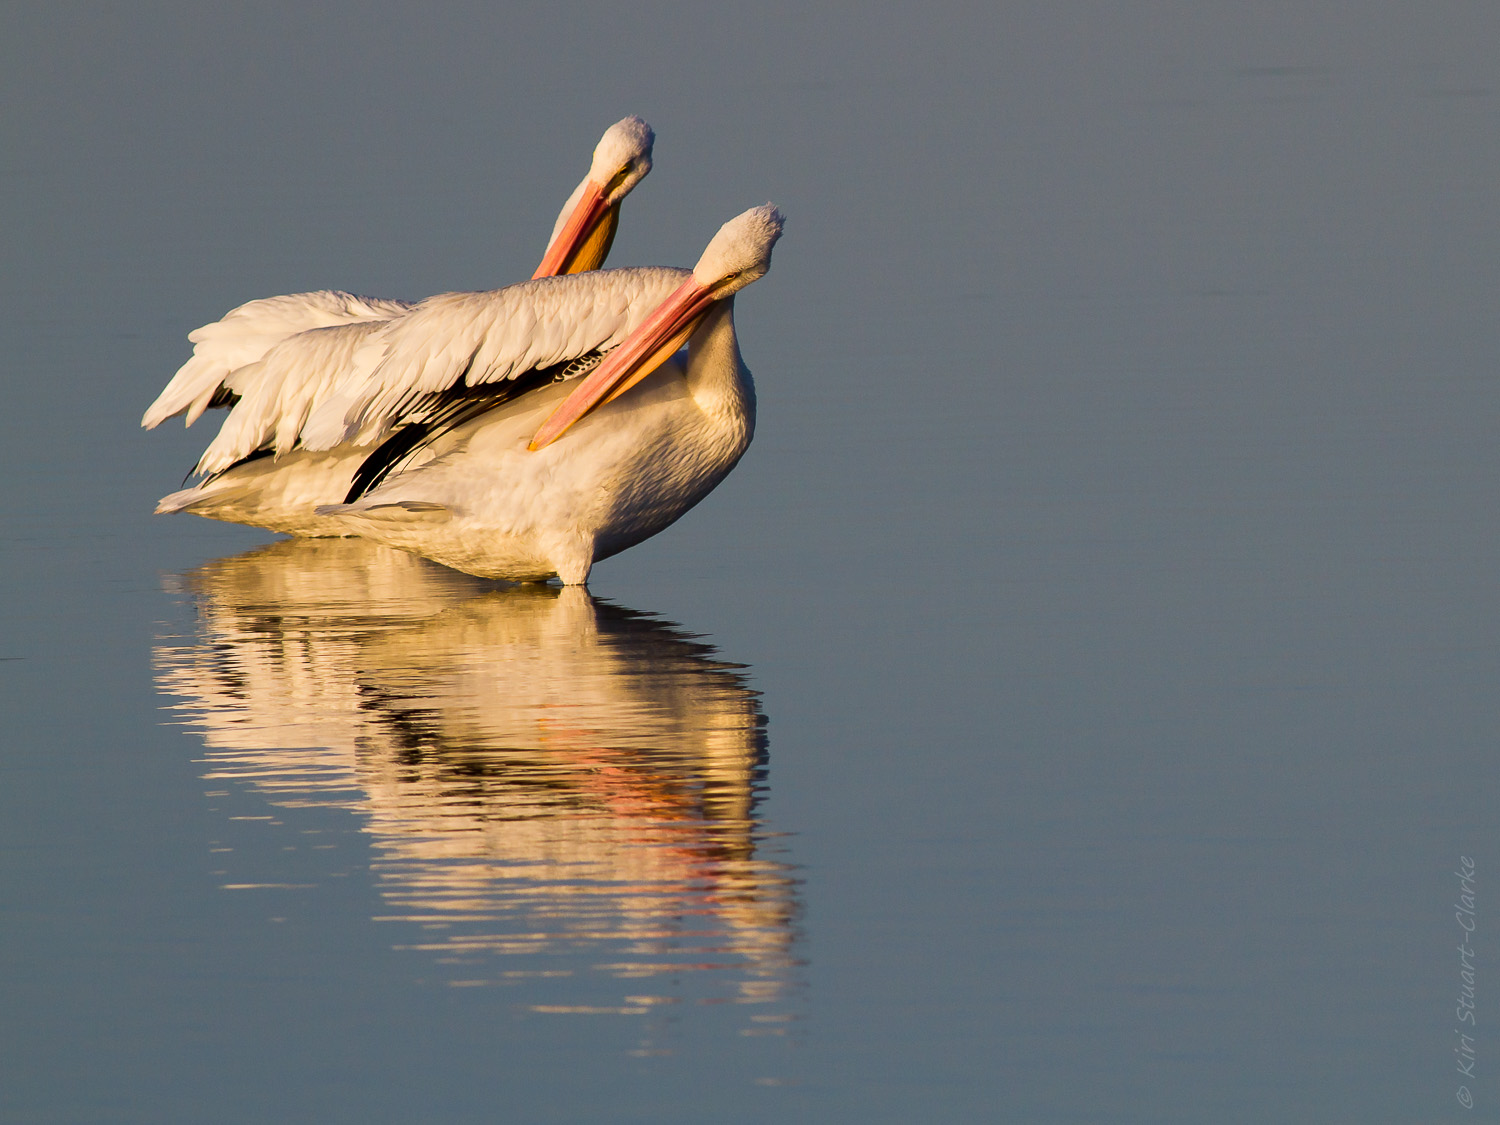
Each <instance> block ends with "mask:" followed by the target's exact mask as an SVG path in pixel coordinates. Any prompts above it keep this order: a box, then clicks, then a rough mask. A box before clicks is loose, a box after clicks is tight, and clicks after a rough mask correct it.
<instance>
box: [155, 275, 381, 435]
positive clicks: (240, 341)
mask: <svg viewBox="0 0 1500 1125" xmlns="http://www.w3.org/2000/svg"><path fill="white" fill-rule="evenodd" d="M410 307H411V306H410V305H409V304H407V303H406V302H405V301H391V300H386V299H383V298H380V297H360V296H356V295H355V294H353V293H344V292H342V291H340V290H337V289H320V290H318V291H317V292H314V293H291V294H288V295H286V296H283V297H265V298H263V299H261V300H258V301H250V302H248V303H246V304H243V305H240V306H239V307H238V308H236V309H231V310H230V311H229V312H227V313H225V314H224V316H223V317H222V318H221V319H219V320H216V321H214V322H213V323H212V324H205V325H204V326H203V327H202V328H198V329H195V330H194V331H192V332H190V333H188V339H189V340H191V341H192V342H193V345H194V347H193V355H192V358H191V359H189V360H188V361H187V362H186V363H184V364H183V365H182V367H181V368H179V369H178V371H177V374H176V375H174V376H172V380H171V382H169V383H168V384H167V385H166V388H165V389H164V390H163V391H162V392H161V394H160V395H159V396H157V399H156V401H155V402H153V403H152V404H151V407H150V409H148V410H147V411H146V413H145V416H144V417H143V418H142V419H141V425H142V426H144V427H145V428H146V429H148V430H149V429H152V428H153V427H155V426H157V425H159V424H161V423H162V422H165V421H166V420H167V419H168V418H171V417H172V416H174V415H176V414H181V413H182V412H183V411H186V412H187V424H188V425H189V426H191V425H192V424H193V423H194V422H196V421H197V420H198V417H199V415H201V414H202V413H203V412H204V411H205V410H206V409H208V407H209V406H210V405H212V404H214V403H216V402H230V401H233V400H234V398H236V397H239V396H243V395H244V394H245V393H246V391H247V390H248V389H251V388H253V387H254V385H255V382H256V379H257V378H258V377H259V375H260V372H256V371H247V370H246V368H248V367H250V366H251V365H253V364H255V363H256V362H257V361H258V360H260V359H262V358H263V357H264V356H265V355H266V353H267V352H268V351H270V349H271V348H273V347H274V346H275V345H277V344H278V343H280V342H281V341H283V340H285V339H286V338H287V337H289V336H294V335H296V334H297V333H299V332H305V331H307V330H308V329H312V328H325V327H328V326H330V325H336V324H353V323H361V322H372V321H381V320H388V319H389V318H391V317H393V316H399V315H401V314H402V313H404V312H405V311H406V310H407V309H409V308H410Z"/></svg>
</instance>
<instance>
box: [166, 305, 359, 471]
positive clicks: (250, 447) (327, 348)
mask: <svg viewBox="0 0 1500 1125" xmlns="http://www.w3.org/2000/svg"><path fill="white" fill-rule="evenodd" d="M382 323H383V322H382V321H362V322H360V321H357V322H355V323H352V324H337V325H332V326H330V327H327V328H312V329H309V330H307V331H306V332H299V333H297V334H296V335H295V336H288V337H287V338H286V339H285V340H282V341H281V342H280V343H278V344H276V345H274V346H273V347H272V348H271V349H270V350H269V351H268V352H266V354H265V356H264V357H263V358H261V359H259V360H256V361H255V362H254V363H251V364H247V365H246V366H244V367H240V368H236V369H235V371H234V372H233V374H232V380H233V383H234V384H235V385H236V386H238V387H242V388H243V393H242V394H241V397H240V400H239V401H238V402H236V403H235V404H234V408H233V409H232V410H230V412H229V416H228V417H227V418H225V419H224V424H223V426H221V427H220V428H219V433H218V435H217V436H216V437H215V438H214V440H213V441H212V442H211V443H210V444H209V446H208V448H207V449H206V450H205V451H204V453H203V456H202V458H200V459H199V461H198V464H197V466H196V467H195V468H194V470H193V471H194V472H195V473H207V474H213V473H219V472H223V471H224V470H225V469H227V468H229V467H230V466H231V465H233V464H235V463H236V462H237V461H241V460H243V459H244V458H246V457H249V456H250V455H251V454H252V453H255V452H256V451H257V450H260V449H266V448H270V449H272V450H273V451H274V452H275V454H276V456H277V457H280V456H282V455H283V454H285V453H287V452H289V451H290V450H291V449H292V448H293V447H294V446H295V445H296V443H297V438H298V435H299V434H300V433H301V431H302V426H303V424H304V423H305V422H306V421H307V418H308V415H309V414H311V413H312V412H313V410H315V409H316V408H317V407H318V406H319V405H320V404H322V403H323V402H325V401H327V400H328V399H329V398H330V397H331V396H332V395H333V394H334V393H335V392H336V391H337V389H338V388H339V386H340V385H341V382H342V381H343V380H344V379H346V378H348V376H349V372H350V370H351V368H352V365H353V359H354V355H355V353H356V352H357V351H358V350H359V348H360V347H361V346H363V345H364V344H365V343H366V342H367V341H368V340H369V338H370V337H371V335H373V334H374V333H375V332H376V331H378V330H379V329H380V326H381V324H382Z"/></svg>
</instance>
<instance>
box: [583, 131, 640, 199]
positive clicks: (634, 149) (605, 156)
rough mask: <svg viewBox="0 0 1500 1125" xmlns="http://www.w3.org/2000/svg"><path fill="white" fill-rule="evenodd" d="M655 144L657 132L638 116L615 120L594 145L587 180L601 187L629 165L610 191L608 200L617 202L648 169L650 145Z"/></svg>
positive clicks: (606, 184) (627, 193)
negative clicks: (626, 171) (627, 170)
mask: <svg viewBox="0 0 1500 1125" xmlns="http://www.w3.org/2000/svg"><path fill="white" fill-rule="evenodd" d="M655 143H656V134H655V133H653V132H652V131H651V126H650V125H647V124H646V123H645V122H644V121H643V120H641V119H640V118H639V117H626V118H624V119H623V120H620V121H616V122H615V123H614V124H613V125H611V126H610V127H609V128H608V129H606V130H605V131H604V136H602V137H600V138H599V144H598V145H597V146H596V147H595V148H594V163H593V164H592V165H590V166H589V179H591V180H593V181H594V183H596V184H598V185H599V186H600V187H608V186H610V184H611V182H612V181H613V180H614V178H615V176H616V174H617V173H618V172H619V171H620V169H621V168H624V167H626V166H627V165H628V166H629V168H630V171H629V172H628V173H626V175H625V176H624V178H623V179H621V180H620V182H619V183H618V184H616V185H615V186H614V190H612V191H611V192H610V193H609V201H610V202H611V203H618V202H619V201H620V200H622V199H624V198H625V197H626V196H627V195H629V194H630V189H631V188H633V187H635V185H636V184H638V183H640V182H641V180H642V179H644V178H645V176H646V173H647V172H649V171H651V146H652V145H654V144H655Z"/></svg>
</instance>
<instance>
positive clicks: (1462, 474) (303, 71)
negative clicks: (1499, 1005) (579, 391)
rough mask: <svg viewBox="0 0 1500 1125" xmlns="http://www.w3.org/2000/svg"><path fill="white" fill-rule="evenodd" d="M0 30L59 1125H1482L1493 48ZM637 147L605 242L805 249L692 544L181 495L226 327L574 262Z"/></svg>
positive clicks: (55, 18)
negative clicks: (922, 1123)
mask: <svg viewBox="0 0 1500 1125" xmlns="http://www.w3.org/2000/svg"><path fill="white" fill-rule="evenodd" d="M3 23H4V31H3V34H0V97H3V103H4V105H5V106H6V111H5V113H4V114H3V115H0V203H3V207H4V213H5V214H6V216H7V222H6V224H5V225H4V229H3V233H0V255H3V261H4V262H5V268H4V269H3V270H0V357H3V358H0V364H3V366H4V387H5V394H6V408H5V410H4V411H0V458H3V459H4V478H3V479H4V481H5V488H4V489H0V575H3V587H0V588H3V591H4V597H3V598H0V700H3V702H0V708H3V715H4V726H3V732H4V733H3V735H0V1059H4V1060H5V1061H4V1063H3V1064H0V1065H3V1067H4V1072H5V1073H4V1076H3V1080H0V1117H3V1118H5V1119H6V1120H15V1121H18V1122H70V1123H71V1122H95V1121H97V1122H112V1123H113V1122H136V1121H139V1122H162V1121H183V1122H196V1121H208V1120H213V1121H247V1122H248V1121H264V1120H270V1119H276V1120H289V1121H318V1122H323V1121H338V1120H359V1121H403V1122H404V1121H413V1120H440V1121H455V1122H458V1121H493V1120H496V1119H503V1120H528V1121H529V1120H543V1121H545V1120H556V1121H574V1120H634V1121H653V1122H655V1121H702V1120H709V1119H712V1120H730V1121H733V1120H741V1121H765V1120H783V1119H785V1120H808V1121H860V1122H865V1121H912V1120H931V1119H942V1120H955V1121H988V1120H1016V1121H1037V1120H1067V1121H1122V1122H1124V1121H1142V1122H1145V1121H1151V1122H1155V1121H1171V1120H1181V1121H1202V1120H1220V1121H1245V1122H1259V1121H1267V1120H1358V1121H1414V1120H1424V1121H1426V1120H1447V1119H1450V1118H1451V1119H1454V1120H1465V1119H1469V1120H1495V1119H1496V1116H1497V1109H1496V1107H1497V1106H1500V1086H1497V1085H1496V1083H1495V1082H1494V1081H1493V1078H1492V1070H1493V1067H1494V1062H1495V1059H1497V1058H1500V1054H1497V1046H1496V1042H1495V1040H1493V1039H1492V1038H1491V1037H1490V1036H1489V1032H1488V1030H1487V1028H1488V1026H1489V1022H1488V1021H1489V1019H1490V1016H1489V1015H1488V1014H1487V1013H1489V1012H1491V1010H1492V1007H1491V1003H1490V1000H1489V999H1487V997H1489V995H1490V992H1489V986H1488V985H1487V984H1486V983H1485V982H1486V981H1488V980H1489V979H1490V968H1489V966H1492V965H1493V964H1495V963H1496V956H1497V953H1496V951H1497V950H1500V945H1495V944H1492V943H1491V942H1490V939H1489V937H1488V936H1487V935H1488V934H1489V933H1490V931H1491V926H1490V922H1489V921H1488V919H1489V918H1490V913H1489V910H1490V908H1489V906H1488V905H1487V904H1488V902H1489V898H1488V891H1487V890H1486V889H1485V888H1487V887H1488V886H1489V882H1488V879H1489V877H1490V876H1489V873H1490V872H1491V871H1493V870H1495V869H1496V867H1495V865H1496V864H1497V863H1500V823H1497V821H1500V818H1497V815H1496V811H1495V809H1496V802H1495V793H1496V791H1497V789H1496V783H1497V780H1500V779H1497V765H1496V762H1497V756H1496V752H1495V747H1496V732H1497V730H1500V703H1497V700H1500V690H1497V689H1500V682H1497V681H1500V676H1497V659H1496V657H1497V652H1496V640H1495V638H1496V637H1497V635H1500V614H1497V600H1496V597H1495V582H1494V574H1495V558H1496V553H1497V546H1500V542H1497V527H1500V508H1497V503H1496V495H1497V493H1496V490H1495V487H1494V482H1495V481H1496V479H1497V478H1500V463H1497V454H1496V448H1497V447H1496V443H1495V441H1494V434H1495V431H1496V427H1497V421H1500V392H1497V384H1496V380H1495V366H1496V365H1495V357H1496V355H1497V354H1500V332H1497V324H1500V321H1497V318H1496V316H1495V309H1496V307H1497V297H1500V265H1497V262H1500V256H1497V254H1496V247H1497V246H1500V219H1497V210H1496V208H1495V206H1494V185H1495V184H1496V183H1497V182H1500V136H1497V132H1500V116H1497V114H1496V113H1495V103H1496V98H1497V96H1500V63H1497V59H1496V54H1495V52H1494V50H1493V44H1494V43H1496V42H1497V41H1500V15H1497V14H1496V13H1495V12H1494V11H1492V10H1491V9H1490V8H1487V7H1483V6H1459V5H1439V6H1437V7H1431V6H1428V7H1424V8H1421V9H1417V8H1408V7H1403V6H1398V5H1386V4H1375V5H1365V6H1360V7H1357V8H1353V7H1348V6H1345V5H1341V4H1336V3H1331V2H1327V3H1325V2H1318V3H1313V4H1305V5H1301V6H1298V7H1296V8H1275V7H1270V8H1268V7H1263V6H1257V7H1253V8H1244V7H1235V6H1209V7H1203V6H1201V5H1199V6H1183V5H1175V4H1168V3H1161V4H1158V3H1147V2H1140V3H1127V4H1121V5H1114V6H1107V7H1101V6H1098V5H1074V4H1067V3H1064V4H1045V5H1043V4H1020V5H1010V6H1007V7H1005V8H1003V9H999V10H996V9H993V8H986V7H979V8H973V9H971V10H963V9H953V10H951V11H946V12H941V13H938V12H935V11H934V10H933V9H932V8H931V7H930V6H925V7H906V8H901V7H898V8H896V9H891V10H888V11H885V12H883V13H882V14H879V15H872V14H871V13H870V12H869V11H866V10H864V9H860V10H858V11H856V10H854V9H852V8H849V7H848V6H840V5H834V6H832V7H824V8H820V9H817V10H815V11H809V10H806V9H804V8H797V7H777V6H773V5H759V6H758V5H750V6H744V5H741V6H738V7H736V8H734V9H732V10H728V9H725V10H721V9H717V8H699V9H692V10H688V9H684V8H681V7H680V6H675V5H644V6H633V7H631V8H629V9H616V8H606V7H603V6H599V5H596V4H590V3H583V4H578V5H575V6H571V7H567V8H553V9H548V11H547V12H540V11H539V12H534V13H512V12H507V11H500V10H498V9H491V8H484V7H479V6H463V5H459V6H454V7H451V8H445V9H443V10H442V11H441V12H438V13H433V12H430V11H427V10H421V11H419V10H417V9H413V8H407V7H400V6H379V5H377V6H375V7H373V8H372V7H368V6H365V7H360V8H352V7H347V6H341V5H333V6H323V7H320V8H318V9H317V10H315V11H314V10H309V9H306V8H305V7H302V6H293V5H276V4H271V5H266V6H261V7H256V8H226V9H219V8H215V9H213V10H206V9H202V8H200V7H195V6H190V5H180V4H172V3H163V4H156V5H135V6H132V7H131V8H129V9H128V10H126V9H120V10H106V9H97V8H94V7H86V6H78V7H71V6H69V5H65V4H64V5H49V6H47V7H45V8H42V7H37V8H32V9H27V10H17V11H14V12H8V13H7V14H6V15H5V17H4V18H3ZM625 113H639V114H642V115H643V116H645V117H647V118H648V119H649V120H650V121H651V122H652V124H653V125H654V126H655V127H656V130H657V132H658V135H659V141H658V145H657V152H656V167H655V169H654V170H653V172H652V174H651V177H650V179H648V180H647V181H646V182H645V183H644V184H643V185H642V187H641V188H640V189H639V190H638V191H637V192H636V193H635V194H634V195H633V196H632V198H631V199H630V201H629V202H628V204H627V206H626V209H625V213H624V216H623V221H622V226H621V229H620V234H619V237H618V239H617V241H616V243H615V247H614V252H613V257H612V261H613V262H615V263H617V264H657V263H664V264H673V265H680V264H684V263H691V262H692V261H693V260H695V259H696V257H697V255H698V253H699V251H700V250H701V248H702V246H703V245H704V243H705V242H706V241H707V239H708V237H709V236H710V235H711V234H712V232H713V231H714V230H715V229H717V227H718V225H719V224H720V223H721V222H723V221H724V219H726V218H728V217H729V216H732V215H734V214H737V213H738V212H740V211H742V210H744V209H745V208H746V207H748V206H752V205H755V204H758V203H761V202H763V201H764V200H766V199H768V198H770V199H774V200H775V201H776V202H777V203H778V204H779V205H781V206H782V207H783V208H784V209H785V210H786V211H787V213H788V215H789V221H788V226H787V233H786V236H785V237H784V239H783V240H782V242H781V244H780V245H778V247H777V250H776V255H775V261H774V264H773V267H772V270H771V272H770V274H769V275H768V276H767V277H766V278H765V279H763V280H762V281H760V282H758V283H757V284H756V285H755V286H754V287H753V288H752V289H750V290H748V291H747V292H745V293H744V294H743V295H741V297H740V298H739V299H738V300H737V309H736V318H737V324H738V326H739V331H740V336H741V343H742V347H743V349H744V353H745V356H746V360H747V362H748V363H749V365H750V367H751V368H752V370H753V371H754V372H755V375H756V379H757V385H758V388H759V395H760V414H759V432H758V434H757V437H756V440H755V444H754V445H753V446H752V447H751V449H750V452H749V453H748V455H747V456H746V458H745V460H744V461H743V462H742V464H741V465H740V466H739V467H738V468H737V469H736V470H735V472H734V473H733V474H732V475H731V476H730V478H729V479H728V480H727V481H726V482H725V483H724V484H723V485H722V486H721V487H720V488H719V489H718V490H717V491H716V492H715V493H714V494H713V496H711V497H710V498H709V499H708V500H707V501H706V502H705V503H704V504H703V505H702V506H700V508H698V509H696V510H695V511H694V512H693V513H691V514H690V515H689V516H688V517H687V518H686V519H684V520H683V521H682V522H681V523H680V524H678V525H677V526H675V527H673V528H671V529H669V530H668V531H667V532H666V533H664V534H663V535H661V536H658V537H657V538H656V539H654V540H652V541H650V542H649V543H646V544H643V545H641V546H639V547H637V548H634V549H632V550H631V551H629V552H626V553H625V554H623V555H621V556H618V557H617V558H615V559H611V560H608V561H607V562H606V563H604V564H602V565H601V566H600V567H598V568H596V571H595V574H594V576H593V578H592V580H591V587H590V594H589V595H588V596H585V595H582V594H580V593H578V592H574V591H558V590H556V589H553V590H550V591H534V590H533V591H520V590H509V589H505V588H503V587H497V586H493V585H490V584H485V583H478V582H473V581H470V580H469V579H467V578H464V577H462V576H457V575H454V574H450V573H448V572H444V571H442V570H439V569H437V568H434V567H431V566H428V565H426V564H423V563H419V562H417V561H415V560H412V559H409V558H406V557H405V556H394V555H390V554H388V553H384V552H375V551H370V550H369V549H368V548H362V547H359V546H358V545H351V544H338V543H333V544H318V545H309V544H289V543H284V542H277V541H276V540H275V539H274V537H272V536H269V535H265V534H261V533H259V532H255V531H253V530H248V529H242V528H234V527H228V526H223V525H216V524H212V523H210V522H207V521H203V520H194V519H187V518H177V519H161V518H153V517H151V516H150V515H149V513H150V511H151V508H152V506H153V504H154V502H155V500H156V498H157V497H159V496H161V495H163V494H165V493H167V492H169V491H172V490H173V489H175V488H176V487H177V486H178V482H179V481H180V480H181V477H182V474H183V473H184V471H186V469H187V468H188V467H189V466H190V465H191V464H192V463H193V461H194V460H195V458H196V456H197V454H198V453H199V452H200V451H201V449H202V448H203V446H204V445H205V444H206V443H207V441H208V440H209V436H210V435H211V433H212V430H211V429H205V425H207V424H208V423H200V424H199V425H198V426H196V427H194V428H193V429H191V430H187V431H184V430H182V429H181V428H180V427H177V426H176V425H175V424H173V425H170V426H167V427H163V428H162V429H161V430H158V431H155V432H151V433H141V432H139V431H138V430H137V429H136V421H137V419H138V418H139V416H140V413H141V411H142V410H143V409H144V407H145V406H146V404H147V403H149V402H150V401H151V399H152V398H153V397H154V395H155V394H156V393H157V391H158V390H159V389H160V387H161V386H162V385H163V384H164V383H165V381H166V379H167V378H168V377H169V376H170V374H171V372H172V371H173V370H175V368H176V367H177V365H178V364H180V363H181V362H182V361H183V359H184V358H185V357H186V355H187V354H188V345H187V343H186V341H185V336H186V333H187V332H188V331H189V330H191V329H192V328H194V327H196V326H197V325H199V324H202V323H204V322H206V321H210V320H213V319H215V318H217V317H219V316H221V315H222V314H223V313H224V312H225V311H226V310H227V309H229V308H231V307H233V306H235V305H237V304H239V303H241V302H242V301H245V300H248V299H251V298H254V297H260V296H266V295H270V294H274V293H285V292H296V291H300V290H307V289H313V288H318V287H341V288H346V289H351V290H356V291H361V292H366V293H373V294H379V295H383V296H394V297H405V298H417V297H421V296H424V295H426V294H429V293H434V292H440V291H444V290H452V289H467V288H484V287H490V286H495V285H499V284H504V283H506V282H510V281H513V280H517V279H520V278H523V277H525V276H528V275H529V274H530V272H531V270H532V268H533V267H534V265H535V261H536V257H537V255H539V254H540V253H541V250H542V244H543V243H544V241H545V237H546V234H547V232H548V230H550V225H551V223H552V220H553V218H554V216H555V214H556V211H557V208H558V206H559V205H560V203H561V200H562V198H563V196H564V195H565V193H566V192H567V190H569V189H570V188H571V187H572V185H573V184H574V183H576V182H577V179H578V177H579V176H580V175H581V174H582V172H583V170H584V166H585V163H586V157H587V150H588V147H589V146H590V145H591V144H592V143H593V142H594V140H595V139H596V138H597V136H598V134H599V133H600V132H601V131H602V129H603V128H604V127H605V126H606V125H608V124H609V123H610V122H612V121H615V120H617V119H618V118H619V117H620V116H622V115H623V114H625ZM1465 856H1466V857H1469V858H1470V859H1472V860H1474V861H1475V864H1476V872H1477V879H1478V884H1477V885H1478V896H1477V904H1476V910H1477V914H1476V917H1477V918H1478V925H1477V929H1476V931H1475V933H1474V934H1473V936H1472V948H1473V949H1474V950H1475V955H1476V957H1477V965H1478V982H1479V984H1478V993H1477V1004H1478V1006H1479V1007H1478V1028H1477V1042H1476V1048H1477V1054H1476V1058H1477V1068H1478V1069H1477V1074H1476V1075H1475V1076H1474V1077H1472V1078H1469V1077H1468V1076H1464V1075H1460V1074H1458V1073H1456V1068H1455V1061H1456V1060H1458V1059H1459V1058H1460V1056H1457V1055H1455V1053H1454V1048H1455V1047H1461V1046H1462V1041H1461V1040H1459V1039H1458V1038H1457V1037H1456V1036H1455V1009H1456V1007H1457V1005H1458V1003H1459V997H1460V995H1461V989H1462V987H1463V985H1464V981H1463V979H1462V977H1461V971H1462V968H1461V962H1460V954H1459V953H1458V951H1457V946H1458V944H1459V943H1460V941H1461V940H1466V939H1467V931H1464V930H1462V929H1461V928H1460V925H1459V922H1458V920H1457V919H1456V917H1455V902H1456V896H1457V895H1458V894H1459V893H1460V890H1461V888H1460V885H1459V880H1458V879H1457V878H1456V877H1455V875H1454V872H1455V870H1456V869H1460V868H1461V867H1462V864H1461V860H1460V857H1465ZM1461 1086H1462V1087H1464V1089H1466V1090H1467V1091H1468V1093H1469V1095H1470V1096H1471V1097H1472V1098H1473V1100H1474V1103H1475V1107H1474V1109H1472V1110H1465V1109H1464V1108H1463V1107H1462V1106H1461V1105H1460V1103H1459V1100H1458V1099H1459V1095H1460V1087H1461Z"/></svg>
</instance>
